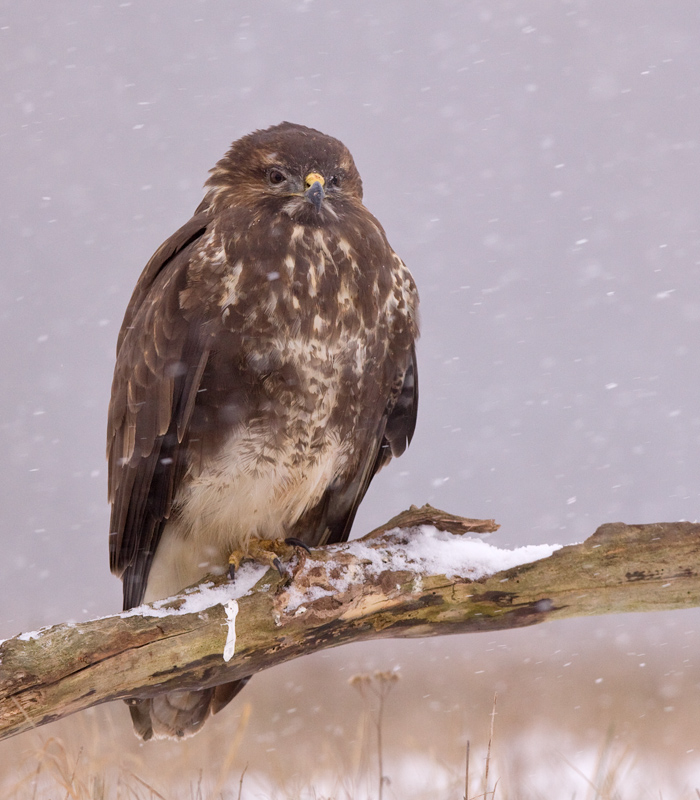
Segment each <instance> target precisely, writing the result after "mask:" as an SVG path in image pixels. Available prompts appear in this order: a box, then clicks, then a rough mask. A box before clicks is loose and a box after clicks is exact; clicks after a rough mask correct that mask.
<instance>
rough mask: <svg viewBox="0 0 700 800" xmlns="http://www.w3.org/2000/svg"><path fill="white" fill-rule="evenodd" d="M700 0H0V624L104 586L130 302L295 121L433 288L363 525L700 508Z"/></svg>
mask: <svg viewBox="0 0 700 800" xmlns="http://www.w3.org/2000/svg"><path fill="white" fill-rule="evenodd" d="M698 16H699V11H698V6H697V4H696V3H695V2H682V0H670V1H669V2H666V3H663V4H660V3H656V2H651V0H639V2H636V1H635V0H629V1H627V2H615V3H611V2H609V0H591V1H590V2H587V1H585V0H571V1H570V2H566V1H561V2H560V1H559V0H540V1H538V0H523V1H522V2H506V1H505V0H502V1H500V2H488V3H487V2H447V1H446V0H443V1H442V2H432V3H430V4H428V3H420V2H376V0H374V1H373V2H366V1H365V0H359V1H354V2H352V3H341V2H331V1H330V0H329V2H319V0H316V1H315V2H314V1H309V2H269V3H254V2H194V1H190V0H167V2H166V1H165V0H151V1H150V2H148V3H146V2H132V3H129V2H112V3H103V4H97V3H86V2H62V3H55V2H49V0H37V1H36V2H32V3H14V2H9V1H6V2H3V3H0V69H1V70H2V81H1V83H0V92H1V94H0V100H1V103H2V113H1V116H0V194H1V197H2V200H1V203H0V259H1V261H0V342H1V343H2V347H1V351H0V375H1V376H2V380H1V383H0V452H1V453H2V461H1V466H0V470H1V475H0V544H1V546H2V550H1V552H2V558H1V559H0V635H6V636H7V635H11V634H13V633H16V632H18V631H20V630H23V629H27V628H36V627H38V626H40V625H44V624H48V623H53V622H58V621H63V620H66V619H81V618H84V617H86V616H95V615H97V614H105V613H110V612H111V611H113V610H116V609H118V608H119V604H120V585H119V582H118V581H117V580H116V579H114V578H112V577H111V576H110V574H109V570H108V564H107V522H108V509H107V505H106V489H105V483H106V473H105V464H104V427H105V416H106V407H107V403H108V397H109V388H110V382H111V373H112V368H113V363H114V345H115V340H116V335H117V331H118V328H119V325H120V323H121V318H122V315H123V312H124V308H125V306H126V303H127V300H128V298H129V295H130V293H131V290H132V288H133V286H134V284H135V281H136V279H137V277H138V275H139V273H140V271H141V269H142V268H143V266H144V265H145V263H146V261H147V260H148V258H149V257H150V255H151V253H152V252H153V251H154V250H155V248H156V247H157V246H158V245H159V244H160V243H161V241H162V240H163V239H165V238H166V237H167V236H168V235H170V233H172V232H173V231H174V230H175V229H176V228H177V227H179V225H181V224H182V223H183V222H185V221H186V220H187V219H188V218H189V216H190V214H191V213H192V211H193V210H194V208H195V207H196V205H197V204H198V202H199V200H200V198H201V194H202V193H201V185H202V183H203V181H204V180H205V178H206V175H207V170H208V169H209V168H210V167H212V166H213V165H214V163H215V162H216V161H217V159H218V158H220V156H221V155H222V154H223V152H224V151H225V149H226V148H227V147H228V145H229V143H230V142H231V141H232V140H233V139H235V138H237V137H239V136H240V135H242V134H245V133H247V132H249V131H250V130H252V129H254V128H257V127H264V126H267V125H270V124H274V123H277V122H279V121H281V120H283V119H287V120H291V121H295V122H299V123H303V124H306V125H311V126H314V127H318V128H319V129H321V130H323V131H325V132H327V133H330V134H332V135H334V136H337V137H338V138H340V139H341V140H343V141H344V142H345V143H346V144H347V146H348V147H349V148H350V150H351V152H352V153H353V154H354V156H355V160H356V162H357V164H358V167H359V169H360V172H361V174H362V177H363V179H364V183H365V200H366V204H367V206H368V207H369V208H370V210H372V211H373V212H374V213H375V214H376V215H377V216H378V218H379V219H380V220H381V222H382V223H383V225H384V226H385V228H386V230H387V233H388V236H389V239H390V241H391V242H392V244H393V246H394V248H395V249H396V250H397V252H398V253H399V254H400V255H401V256H402V257H403V258H404V260H405V261H406V262H407V264H408V265H409V266H410V268H411V269H412V271H413V273H414V275H415V277H416V280H417V282H418V285H419V288H420V291H421V297H422V320H423V322H422V329H423V335H422V339H421V343H420V349H419V365H420V377H421V408H420V413H419V424H418V430H417V433H416V436H415V439H414V442H413V445H412V446H411V449H410V450H409V452H408V454H407V455H406V456H404V457H403V458H402V459H401V460H400V461H397V462H394V463H393V464H392V465H391V466H390V467H389V468H388V469H387V470H386V471H385V472H384V473H382V475H381V476H380V477H379V478H378V479H376V480H375V483H374V486H373V488H372V490H371V491H370V494H369V495H368V496H367V499H366V501H365V503H364V506H363V508H362V510H361V513H360V515H359V517H358V520H357V523H356V527H355V533H360V532H363V531H365V530H367V529H368V528H369V527H371V526H373V525H375V524H379V523H380V522H383V521H384V520H385V519H387V518H388V517H389V516H391V515H392V514H394V513H396V512H397V511H399V510H401V509H402V508H404V507H406V506H407V505H408V504H409V503H412V502H415V503H422V502H425V501H429V502H431V503H433V504H434V505H437V506H439V507H442V508H446V509H448V510H450V511H453V512H456V513H463V514H465V515H468V516H486V517H495V518H496V519H497V520H498V521H499V522H500V523H501V524H502V528H501V531H499V533H498V534H495V535H494V536H493V537H492V538H491V541H493V542H495V543H499V544H509V545H517V544H526V543H536V542H542V541H559V542H571V541H576V540H580V539H582V538H584V537H585V536H586V535H588V534H589V533H591V532H592V531H593V530H594V529H595V527H596V526H597V525H598V524H600V523H602V522H606V521H612V520H618V519H620V520H624V521H627V522H635V521H646V522H651V521H660V520H669V519H679V518H685V519H694V518H696V516H697V508H698V478H699V472H700V458H699V456H700V453H699V442H700V408H699V407H698V385H699V382H698V353H697V347H696V339H697V328H698V324H699V320H700V291H699V289H698V275H699V269H700V266H699V265H700V235H699V230H698V224H697V214H698V209H697V206H698V203H697V200H698V159H699V152H698V125H699V123H700V111H699V106H698V102H699V97H698V95H699V87H700V55H699V54H700V48H699V47H698V33H699V20H698ZM688 613H689V615H690V616H689V617H688V618H687V619H686V627H687V626H688V625H690V626H691V627H693V626H694V625H695V624H696V622H697V616H696V615H694V612H688ZM629 624H630V625H631V624H632V623H631V622H630V623H629ZM560 630H561V628H560Z"/></svg>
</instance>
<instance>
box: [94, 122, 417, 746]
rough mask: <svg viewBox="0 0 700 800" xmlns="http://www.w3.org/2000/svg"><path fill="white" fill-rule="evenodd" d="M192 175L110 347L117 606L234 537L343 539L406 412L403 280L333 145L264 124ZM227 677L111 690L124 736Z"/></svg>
mask: <svg viewBox="0 0 700 800" xmlns="http://www.w3.org/2000/svg"><path fill="white" fill-rule="evenodd" d="M205 189H206V193H205V196H204V199H203V200H202V202H201V203H200V205H199V207H198V208H197V210H196V212H195V214H194V216H193V217H192V219H191V220H190V221H189V222H187V223H186V224H185V225H184V226H183V227H182V228H180V230H178V231H177V232H176V233H175V234H173V236H171V237H170V238H169V239H168V240H167V241H166V242H165V243H164V244H162V245H161V246H160V247H159V248H158V250H157V251H156V252H155V254H154V255H153V257H152V258H151V260H150V261H149V262H148V264H147V265H146V268H145V269H144V271H143V273H142V274H141V277H140V278H139V281H138V283H137V285H136V289H135V290H134V293H133V295H132V297H131V301H130V302H129V305H128V307H127V310H126V315H125V317H124V322H123V324H122V327H121V330H120V333H119V339H118V343H117V362H116V367H115V371H114V382H113V384H112V398H111V402H110V406H109V421H108V433H107V458H108V461H109V498H110V502H111V504H112V515H111V523H110V535H109V536H110V539H109V545H110V565H111V568H112V571H113V572H114V573H115V574H116V575H118V576H120V577H121V578H122V581H123V584H124V608H125V609H127V608H131V607H133V606H136V605H139V604H140V603H142V602H150V601H153V600H157V599H161V598H164V597H169V596H171V595H173V594H176V593H177V592H178V591H180V590H181V589H183V588H185V587H186V586H189V585H192V584H194V583H196V582H198V581H199V580H201V579H202V578H203V577H204V576H205V575H206V574H209V573H212V572H219V574H221V573H223V572H224V571H225V570H226V569H227V568H228V566H229V560H230V557H231V554H232V552H234V551H236V552H238V553H241V552H242V553H250V552H253V551H254V552H255V554H256V557H259V558H263V560H264V558H265V556H266V554H267V555H270V551H271V550H274V542H275V541H279V540H284V539H287V538H292V540H298V541H300V542H301V543H304V544H306V545H308V546H318V545H323V544H327V543H333V542H342V541H345V540H346V539H347V538H348V534H349V533H350V527H351V525H352V522H353V519H354V517H355V513H356V511H357V507H358V505H359V503H360V501H361V500H362V498H363V497H364V495H365V492H366V491H367V488H368V486H369V484H370V481H371V480H372V478H373V477H374V475H375V474H376V473H377V472H378V471H379V470H380V469H381V468H382V467H383V466H384V465H385V464H387V463H388V462H389V461H390V460H391V458H392V456H399V455H401V454H402V453H403V452H404V450H405V449H406V447H407V445H408V443H409V442H410V440H411V437H412V435H413V431H414V427H415V422H416V409H417V403H418V382H417V372H416V357H415V340H416V338H417V336H418V315H417V309H418V295H417V292H416V287H415V284H414V282H413V278H412V277H411V274H410V273H409V271H408V269H407V268H406V267H405V265H404V264H403V262H402V261H401V259H400V258H399V257H398V256H397V255H396V254H395V253H394V251H393V250H392V249H391V246H390V245H389V243H388V241H387V238H386V235H385V233H384V230H383V228H382V226H381V225H380V224H379V222H378V221H377V220H376V219H375V218H374V217H373V216H372V214H370V212H369V211H368V210H367V209H366V208H365V207H364V205H363V204H362V181H361V180H360V176H359V174H358V172H357V169H356V167H355V163H354V161H353V158H352V156H351V155H350V152H349V151H348V150H347V148H346V147H345V146H344V145H343V144H342V143H341V142H340V141H338V140H337V139H334V138H332V137H330V136H326V135H324V134H322V133H320V132H319V131H317V130H313V129H312V128H306V127H304V126H301V125H294V124H291V123H288V122H283V123H282V124H281V125H276V126H274V127H271V128H268V129H266V130H259V131H255V132H254V133H251V134H249V135H248V136H244V137H243V138H241V139H239V140H238V141H236V142H234V143H233V145H232V146H231V148H230V149H229V151H228V153H227V154H226V155H225V156H224V157H223V158H222V159H221V161H219V163H218V164H217V165H216V166H215V167H214V169H213V170H211V173H210V177H209V179H208V180H207V182H206V184H205ZM266 543H267V544H266ZM239 560H240V558H238V557H236V556H235V555H234V556H233V560H232V562H231V563H233V564H234V565H236V564H238V563H239ZM270 560H272V559H270ZM246 681H247V679H244V680H241V681H236V682H233V683H228V684H225V685H222V686H218V687H216V688H214V689H204V690H199V691H181V692H169V693H166V694H162V695H159V696H157V697H154V698H152V699H148V700H132V701H129V703H130V710H131V715H132V719H133V722H134V727H135V729H136V732H137V733H138V734H139V735H140V736H141V737H142V738H144V739H149V738H151V737H152V736H155V737H156V738H162V737H175V738H179V737H182V736H187V735H190V734H192V733H194V732H196V731H197V730H199V728H200V727H201V726H202V724H203V723H204V721H205V719H206V718H207V716H208V714H209V713H210V712H212V713H216V712H217V711H218V710H220V708H222V707H223V706H224V705H225V704H226V703H227V702H228V701H229V700H230V699H231V698H232V697H233V696H234V695H235V694H236V693H237V692H238V691H239V690H240V689H241V688H242V686H243V685H245V683H246Z"/></svg>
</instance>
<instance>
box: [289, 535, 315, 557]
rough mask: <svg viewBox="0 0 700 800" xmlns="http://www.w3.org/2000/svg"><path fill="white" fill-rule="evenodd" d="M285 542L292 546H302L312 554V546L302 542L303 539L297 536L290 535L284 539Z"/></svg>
mask: <svg viewBox="0 0 700 800" xmlns="http://www.w3.org/2000/svg"><path fill="white" fill-rule="evenodd" d="M284 543H285V544H289V545H291V546H292V547H301V549H302V550H306V552H307V553H309V555H311V548H310V547H309V545H308V544H306V542H302V541H301V539H297V538H296V536H288V537H287V538H286V539H285V540H284Z"/></svg>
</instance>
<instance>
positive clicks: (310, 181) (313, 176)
mask: <svg viewBox="0 0 700 800" xmlns="http://www.w3.org/2000/svg"><path fill="white" fill-rule="evenodd" d="M316 182H318V183H320V184H321V186H325V184H326V181H325V180H324V178H323V175H319V174H318V172H309V174H308V175H307V176H306V178H304V183H305V184H306V188H307V189H308V188H309V186H313V185H314V183H316Z"/></svg>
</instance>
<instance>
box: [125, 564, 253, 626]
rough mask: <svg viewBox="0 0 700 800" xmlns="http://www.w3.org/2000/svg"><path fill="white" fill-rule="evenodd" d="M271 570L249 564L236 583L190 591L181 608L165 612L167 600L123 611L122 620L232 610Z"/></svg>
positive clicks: (208, 585) (169, 600) (195, 588)
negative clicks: (236, 602) (236, 601)
mask: <svg viewBox="0 0 700 800" xmlns="http://www.w3.org/2000/svg"><path fill="white" fill-rule="evenodd" d="M267 570H268V567H265V566H262V565H261V564H249V563H245V564H243V565H242V566H241V568H240V570H239V571H238V572H237V573H236V580H235V581H231V582H230V583H224V584H222V585H220V586H214V584H213V583H204V584H201V585H200V586H195V587H193V588H192V589H188V590H187V591H186V592H184V594H185V601H184V602H183V603H182V605H181V606H180V607H179V608H165V607H164V606H166V605H167V604H168V603H170V602H171V601H172V598H171V597H167V598H165V599H164V600H156V601H155V602H154V603H149V604H148V605H142V606H136V608H130V609H129V610H128V611H122V613H121V614H120V615H119V616H120V617H123V618H126V617H136V616H142V617H172V616H181V615H183V614H198V613H200V612H201V611H206V610H207V609H208V608H212V607H213V606H217V605H222V606H224V607H226V606H228V604H229V603H230V602H231V600H237V599H238V598H239V597H243V596H244V595H247V594H250V590H251V589H252V588H253V586H255V584H256V583H257V582H258V581H259V580H260V578H262V576H263V575H264V574H265V573H266V572H267Z"/></svg>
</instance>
